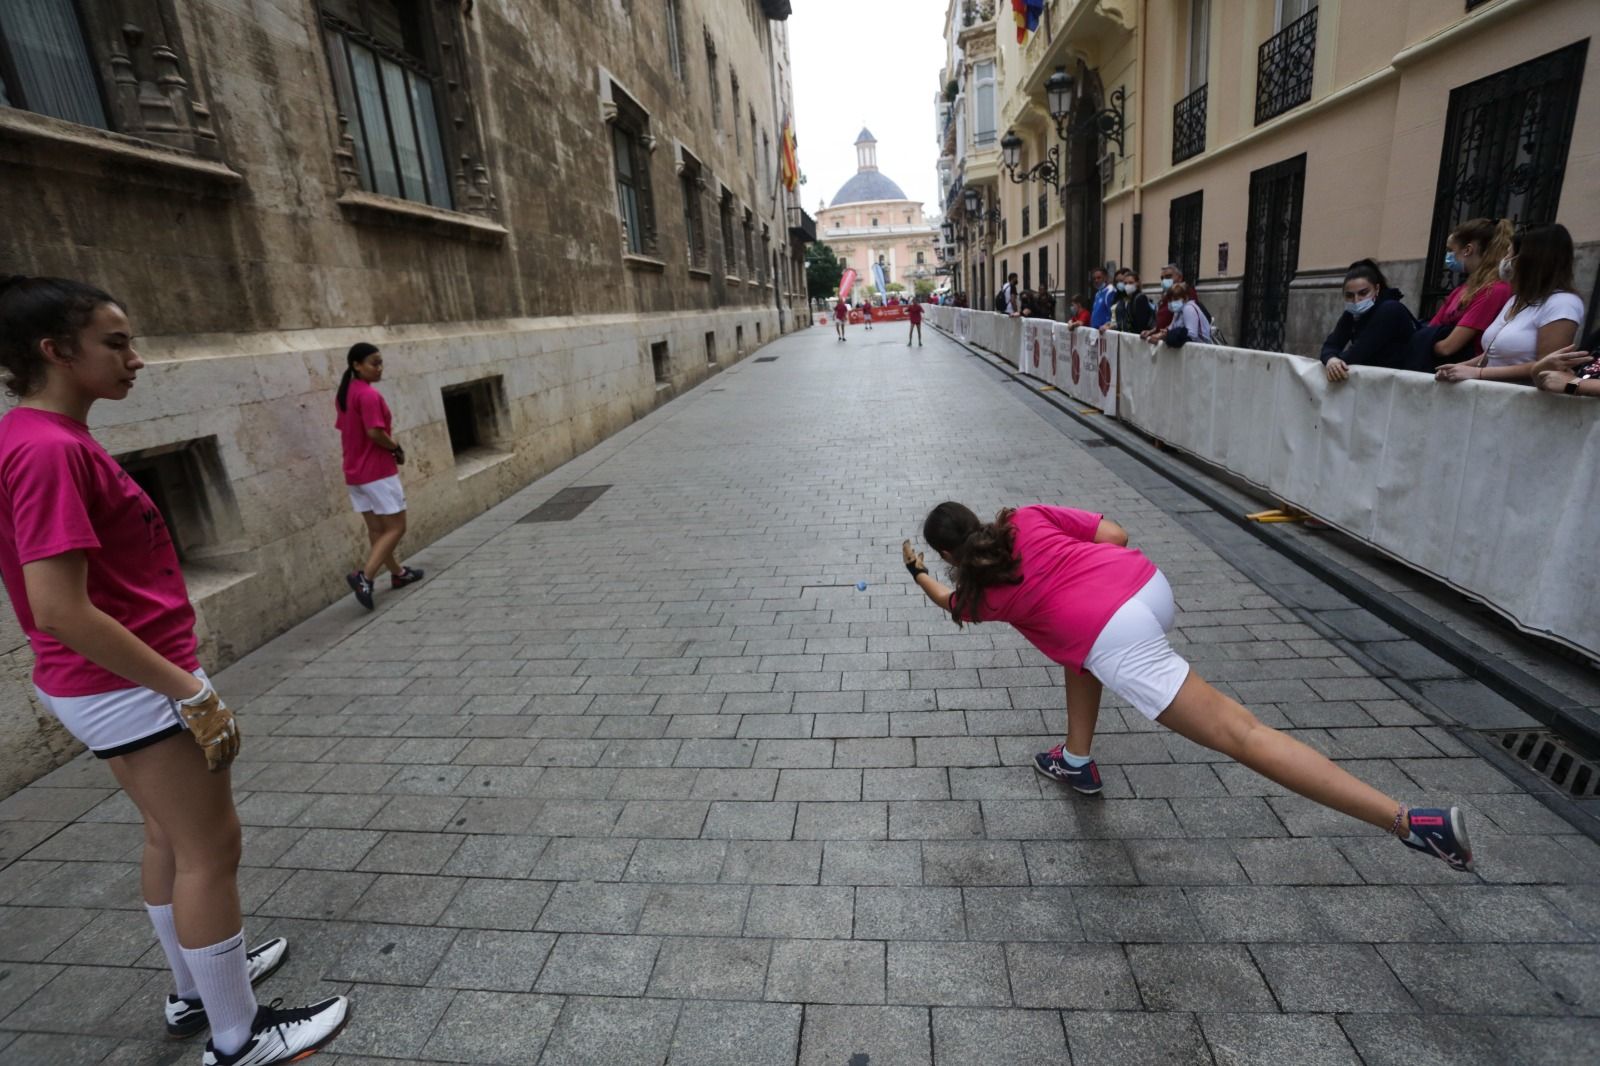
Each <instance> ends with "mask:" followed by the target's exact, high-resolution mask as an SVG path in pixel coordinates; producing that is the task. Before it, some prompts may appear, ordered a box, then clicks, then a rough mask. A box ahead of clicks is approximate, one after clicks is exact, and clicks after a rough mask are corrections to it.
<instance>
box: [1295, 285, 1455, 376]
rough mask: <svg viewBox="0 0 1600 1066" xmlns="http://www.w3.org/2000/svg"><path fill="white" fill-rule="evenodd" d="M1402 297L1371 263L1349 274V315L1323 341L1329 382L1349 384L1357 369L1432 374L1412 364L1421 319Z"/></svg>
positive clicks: (1346, 292)
mask: <svg viewBox="0 0 1600 1066" xmlns="http://www.w3.org/2000/svg"><path fill="white" fill-rule="evenodd" d="M1402 298H1403V294H1402V293H1401V292H1400V290H1399V289H1395V288H1390V286H1389V282H1388V280H1387V279H1385V278H1384V276H1383V271H1381V270H1379V269H1378V264H1377V263H1375V262H1373V261H1372V260H1371V259H1358V260H1356V261H1355V262H1354V263H1351V264H1350V269H1349V270H1347V271H1345V275H1344V307H1345V309H1344V313H1343V314H1341V315H1340V316H1339V321H1337V322H1335V323H1334V326H1333V332H1332V333H1329V334H1328V339H1327V340H1325V341H1323V342H1322V356H1321V358H1322V365H1323V366H1324V367H1326V368H1327V374H1328V380H1329V381H1330V382H1339V381H1344V380H1345V379H1346V378H1348V377H1349V376H1350V368H1351V367H1352V366H1386V367H1388V368H1389V369H1391V370H1422V371H1431V370H1432V369H1433V367H1432V364H1431V363H1430V364H1429V365H1426V366H1416V365H1413V362H1414V359H1415V356H1413V354H1412V353H1413V349H1412V344H1411V338H1412V337H1413V336H1414V335H1415V334H1416V332H1417V320H1416V317H1415V316H1414V315H1412V313H1411V312H1410V311H1409V310H1407V309H1406V305H1405V304H1404V303H1402V302H1401V300H1402Z"/></svg>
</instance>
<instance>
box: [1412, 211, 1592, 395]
mask: <svg viewBox="0 0 1600 1066" xmlns="http://www.w3.org/2000/svg"><path fill="white" fill-rule="evenodd" d="M1500 276H1501V277H1502V278H1504V279H1506V280H1507V281H1509V282H1510V283H1511V299H1510V300H1508V301H1507V302H1506V305H1505V307H1503V308H1502V309H1501V311H1500V314H1499V315H1498V316H1496V317H1495V320H1494V321H1493V322H1492V323H1490V324H1489V327H1488V328H1487V329H1485V330H1484V331H1483V354H1482V355H1481V356H1478V357H1477V358H1475V359H1471V360H1468V361H1466V362H1461V363H1446V364H1445V365H1444V366H1441V367H1440V368H1439V370H1438V373H1437V374H1436V377H1437V379H1438V380H1439V381H1465V380H1467V379H1468V378H1482V379H1485V380H1488V381H1515V382H1520V383H1522V384H1533V376H1532V375H1533V368H1534V365H1535V364H1536V363H1538V362H1539V360H1540V359H1542V358H1543V357H1544V356H1547V355H1552V354H1554V353H1555V352H1556V351H1558V350H1560V349H1562V348H1566V347H1568V346H1569V345H1571V344H1572V342H1573V341H1574V340H1576V339H1577V336H1578V323H1580V322H1582V321H1583V300H1582V298H1581V297H1579V296H1578V294H1577V293H1576V292H1574V291H1573V289H1572V234H1571V233H1568V232H1567V227H1565V226H1563V225H1560V224H1559V223H1558V224H1554V225H1549V226H1534V227H1532V228H1530V229H1527V230H1525V231H1523V232H1522V233H1520V234H1518V235H1516V236H1515V237H1513V238H1512V239H1511V254H1510V255H1509V256H1507V257H1506V258H1504V259H1502V260H1500ZM1545 369H1548V368H1545ZM1541 372H1543V371H1541Z"/></svg>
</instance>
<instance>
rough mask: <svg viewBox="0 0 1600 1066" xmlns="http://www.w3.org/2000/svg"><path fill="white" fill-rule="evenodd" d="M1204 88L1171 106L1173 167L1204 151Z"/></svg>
mask: <svg viewBox="0 0 1600 1066" xmlns="http://www.w3.org/2000/svg"><path fill="white" fill-rule="evenodd" d="M1206 96H1207V93H1206V86H1204V85H1202V86H1200V88H1198V89H1196V90H1195V91H1194V92H1192V93H1190V94H1189V95H1188V96H1185V97H1184V98H1183V99H1182V100H1179V101H1178V102H1177V103H1175V104H1173V105H1172V162H1173V165H1174V166H1176V165H1177V164H1179V163H1181V162H1183V161H1184V160H1185V159H1192V158H1194V157H1195V156H1197V155H1199V154H1200V153H1201V152H1203V151H1205V150H1206Z"/></svg>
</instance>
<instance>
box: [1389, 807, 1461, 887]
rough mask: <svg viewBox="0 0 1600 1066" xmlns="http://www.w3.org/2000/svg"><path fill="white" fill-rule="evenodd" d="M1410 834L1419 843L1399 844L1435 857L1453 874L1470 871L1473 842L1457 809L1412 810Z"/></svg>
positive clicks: (1418, 808)
mask: <svg viewBox="0 0 1600 1066" xmlns="http://www.w3.org/2000/svg"><path fill="white" fill-rule="evenodd" d="M1408 820H1409V821H1410V823H1411V833H1412V835H1413V836H1416V837H1419V838H1420V839H1421V841H1422V842H1421V843H1420V844H1418V843H1413V842H1411V841H1409V840H1402V841H1401V842H1400V843H1402V844H1404V845H1405V846H1406V847H1408V848H1412V849H1414V850H1416V851H1420V852H1423V853H1425V854H1428V855H1437V856H1438V857H1439V858H1441V859H1443V860H1444V861H1445V862H1447V863H1449V864H1450V869H1452V870H1463V871H1465V870H1471V869H1472V842H1471V841H1470V840H1468V839H1467V816H1466V815H1464V814H1462V813H1461V808H1460V807H1413V808H1412V809H1411V811H1410V812H1409V815H1408Z"/></svg>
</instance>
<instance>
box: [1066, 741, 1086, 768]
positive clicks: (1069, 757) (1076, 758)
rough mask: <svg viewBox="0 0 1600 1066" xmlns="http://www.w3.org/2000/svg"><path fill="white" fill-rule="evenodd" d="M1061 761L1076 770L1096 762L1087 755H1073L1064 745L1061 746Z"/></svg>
mask: <svg viewBox="0 0 1600 1066" xmlns="http://www.w3.org/2000/svg"><path fill="white" fill-rule="evenodd" d="M1061 761H1062V762H1064V763H1066V764H1067V765H1068V766H1070V767H1072V768H1073V769H1074V770H1076V769H1078V768H1079V767H1080V766H1088V765H1089V764H1090V763H1091V762H1093V761H1094V760H1093V759H1091V758H1089V756H1087V755H1074V754H1072V752H1070V751H1068V750H1067V746H1066V745H1065V744H1063V745H1061Z"/></svg>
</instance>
